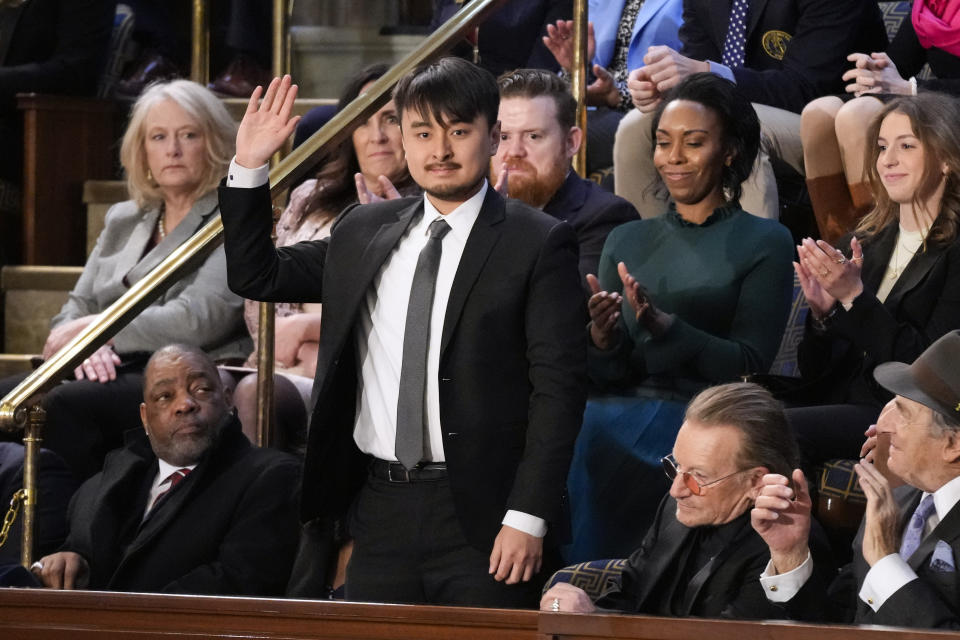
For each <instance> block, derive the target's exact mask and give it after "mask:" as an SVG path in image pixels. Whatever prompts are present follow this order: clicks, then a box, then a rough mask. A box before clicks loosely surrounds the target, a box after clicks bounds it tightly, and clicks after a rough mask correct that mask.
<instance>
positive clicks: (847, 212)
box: [807, 173, 857, 244]
mask: <svg viewBox="0 0 960 640" xmlns="http://www.w3.org/2000/svg"><path fill="white" fill-rule="evenodd" d="M807 192H808V193H809V194H810V203H811V204H812V205H813V215H814V216H815V217H816V219H817V228H818V229H819V230H820V238H821V239H822V240H826V241H827V242H829V243H830V244H834V243H835V242H836V241H837V240H838V239H840V237H841V236H843V235H844V234H845V233H848V232H850V231H851V230H853V227H854V226H855V225H856V220H857V214H856V208H855V207H854V204H853V200H852V199H851V197H850V189H849V187H848V186H847V179H846V177H845V176H844V175H843V174H842V173H834V174H831V175H829V176H820V177H819V178H807Z"/></svg>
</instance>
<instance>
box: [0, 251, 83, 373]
mask: <svg viewBox="0 0 960 640" xmlns="http://www.w3.org/2000/svg"><path fill="white" fill-rule="evenodd" d="M81 271H83V267H46V266H24V265H21V266H5V267H3V269H2V271H0V289H2V290H3V296H4V343H3V344H4V349H5V351H6V352H7V353H11V354H21V353H28V354H29V353H40V352H42V351H43V343H44V342H45V341H46V339H47V334H48V333H49V332H50V318H52V317H53V316H55V315H56V314H57V313H59V312H60V308H61V307H62V306H63V303H64V302H66V300H67V294H69V293H70V291H71V290H72V289H73V286H74V285H75V284H76V283H77V279H78V278H79V277H80V273H81Z"/></svg>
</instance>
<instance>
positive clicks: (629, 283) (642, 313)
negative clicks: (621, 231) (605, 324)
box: [617, 262, 673, 338]
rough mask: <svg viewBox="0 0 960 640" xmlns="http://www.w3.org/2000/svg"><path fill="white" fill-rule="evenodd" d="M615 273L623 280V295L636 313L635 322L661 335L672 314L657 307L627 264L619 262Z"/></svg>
mask: <svg viewBox="0 0 960 640" xmlns="http://www.w3.org/2000/svg"><path fill="white" fill-rule="evenodd" d="M617 273H619V274H620V281H621V282H623V295H624V296H625V297H626V298H627V302H629V303H630V306H631V307H632V308H633V310H634V312H635V313H636V314H637V322H639V323H640V324H642V325H643V326H644V328H645V329H646V330H647V331H649V332H650V335H652V336H653V337H655V338H656V337H659V336H662V335H663V334H664V333H666V332H667V330H668V329H669V328H670V325H672V324H673V316H672V315H670V314H669V313H664V312H663V311H661V310H660V309H658V308H657V307H656V306H655V305H654V304H653V300H651V299H650V294H649V293H648V292H647V290H646V289H645V288H644V287H643V286H642V285H641V284H640V283H639V282H637V280H636V278H634V277H633V276H632V275H630V272H629V271H627V265H626V264H624V263H623V262H621V263H620V264H618V265H617Z"/></svg>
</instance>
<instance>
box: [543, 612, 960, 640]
mask: <svg viewBox="0 0 960 640" xmlns="http://www.w3.org/2000/svg"><path fill="white" fill-rule="evenodd" d="M539 630H540V634H541V637H545V638H553V639H554V640H601V639H611V638H617V639H622V640H944V638H946V637H951V638H956V637H957V634H956V633H947V632H942V631H927V630H915V629H895V628H888V627H875V626H862V627H853V626H841V625H812V624H799V623H792V622H780V621H768V622H741V621H736V620H706V619H702V618H654V617H649V616H624V615H612V614H604V615H577V614H570V613H567V614H564V613H544V614H541V616H540V618H539Z"/></svg>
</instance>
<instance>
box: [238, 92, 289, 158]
mask: <svg viewBox="0 0 960 640" xmlns="http://www.w3.org/2000/svg"><path fill="white" fill-rule="evenodd" d="M262 92H263V87H259V86H258V87H257V88H256V89H254V90H253V94H252V95H251V96H250V101H249V102H248V103H247V111H246V113H244V114H243V120H241V121H240V127H239V129H237V163H239V164H240V165H241V166H243V167H246V168H248V169H256V168H257V167H261V166H263V165H265V164H266V163H267V162H269V160H270V157H271V156H272V155H273V154H274V153H276V151H277V150H278V149H280V147H281V146H283V143H284V142H286V140H287V139H288V138H289V137H290V136H291V135H292V134H293V130H294V129H295V128H296V127H297V123H298V122H299V121H300V116H291V115H290V114H291V113H292V111H293V103H294V101H295V100H296V98H297V85H295V84H291V81H290V76H289V75H286V76H283V78H282V79H281V78H274V79H273V80H272V81H271V82H270V86H268V87H267V92H266V93H265V94H264V95H263V100H262V101H260V103H259V106H258V104H257V102H258V100H260V95H261V93H262Z"/></svg>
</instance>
